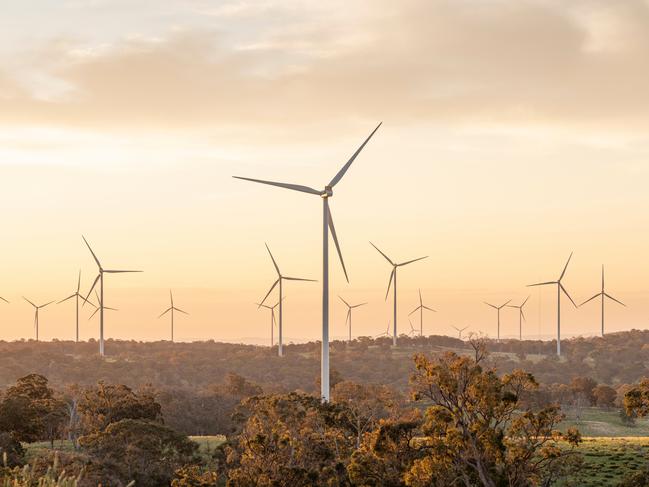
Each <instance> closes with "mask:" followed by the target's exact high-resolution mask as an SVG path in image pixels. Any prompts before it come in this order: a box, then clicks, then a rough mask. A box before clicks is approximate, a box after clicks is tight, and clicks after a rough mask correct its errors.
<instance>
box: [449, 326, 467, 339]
mask: <svg viewBox="0 0 649 487" xmlns="http://www.w3.org/2000/svg"><path fill="white" fill-rule="evenodd" d="M452 328H455V329H456V330H457V332H458V338H459V339H460V340H462V332H463V331H464V330H466V329H467V328H468V326H465V327H464V328H458V327H457V326H453V327H452Z"/></svg>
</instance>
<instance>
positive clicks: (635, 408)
mask: <svg viewBox="0 0 649 487" xmlns="http://www.w3.org/2000/svg"><path fill="white" fill-rule="evenodd" d="M624 409H625V410H626V413H627V415H628V416H631V417H636V416H637V417H640V418H644V417H645V416H647V414H649V379H642V380H641V381H640V383H639V384H636V385H635V386H633V387H631V388H630V389H629V390H628V391H627V392H626V394H625V395H624Z"/></svg>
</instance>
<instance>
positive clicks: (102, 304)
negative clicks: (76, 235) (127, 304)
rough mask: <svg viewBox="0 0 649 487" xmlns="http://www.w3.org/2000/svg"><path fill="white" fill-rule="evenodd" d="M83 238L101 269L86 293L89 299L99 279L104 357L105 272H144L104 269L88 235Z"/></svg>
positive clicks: (100, 333)
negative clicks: (89, 241) (87, 237)
mask: <svg viewBox="0 0 649 487" xmlns="http://www.w3.org/2000/svg"><path fill="white" fill-rule="evenodd" d="M81 238H83V241H84V242H85V243H86V245H87V246H88V250H90V253H91V254H92V258H93V259H95V262H96V263H97V267H98V269H99V274H97V277H96V278H95V281H94V282H93V283H92V286H90V291H88V294H87V295H86V299H88V296H90V293H91V292H92V290H93V289H94V288H95V286H96V285H97V281H99V296H98V297H97V299H98V301H99V303H98V304H99V355H100V356H102V357H103V356H104V274H123V273H126V272H129V273H130V272H142V271H123V270H114V269H104V268H103V267H102V265H101V262H99V259H98V258H97V256H96V255H95V253H94V252H93V250H92V248H91V247H90V244H89V243H88V241H87V240H86V237H84V236H83V235H82V236H81ZM83 304H84V305H85V304H86V302H85V301H84V303H83ZM81 307H83V305H81ZM95 312H96V311H95ZM94 314H95V313H93V316H94Z"/></svg>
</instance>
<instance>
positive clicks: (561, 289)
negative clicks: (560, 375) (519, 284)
mask: <svg viewBox="0 0 649 487" xmlns="http://www.w3.org/2000/svg"><path fill="white" fill-rule="evenodd" d="M570 259H572V252H570V257H568V261H567V262H566V265H565V267H564V268H563V272H562V273H561V275H560V276H559V279H557V280H556V281H547V282H537V283H536V284H529V285H528V286H527V287H534V286H549V285H556V286H557V355H561V293H563V294H565V295H566V296H568V299H569V300H570V302H571V303H572V304H573V306H574V307H575V308H576V307H577V304H576V303H575V302H574V301H573V299H572V298H571V297H570V294H568V291H566V288H565V287H563V284H561V280H562V279H563V277H564V276H565V275H566V270H568V264H570Z"/></svg>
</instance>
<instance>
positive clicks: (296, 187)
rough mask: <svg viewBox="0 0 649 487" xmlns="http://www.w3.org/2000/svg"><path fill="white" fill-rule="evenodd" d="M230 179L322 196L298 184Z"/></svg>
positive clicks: (318, 192) (315, 190)
mask: <svg viewBox="0 0 649 487" xmlns="http://www.w3.org/2000/svg"><path fill="white" fill-rule="evenodd" d="M232 177H233V178H235V179H242V180H244V181H252V182H253V183H261V184H269V185H270V186H278V187H280V188H286V189H292V190H293V191H300V192H302V193H310V194H317V195H318V196H320V195H321V194H322V191H318V190H317V189H313V188H309V187H308V186H302V185H300V184H288V183H278V182H275V181H265V180H263V179H253V178H244V177H242V176H232Z"/></svg>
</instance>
